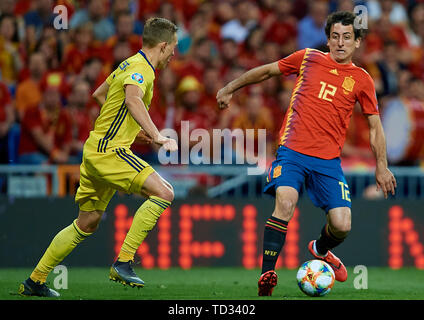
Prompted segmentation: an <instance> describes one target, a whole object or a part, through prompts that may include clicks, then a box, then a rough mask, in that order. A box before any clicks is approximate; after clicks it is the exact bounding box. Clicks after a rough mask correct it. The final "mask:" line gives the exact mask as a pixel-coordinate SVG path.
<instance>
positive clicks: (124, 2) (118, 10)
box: [109, 0, 146, 36]
mask: <svg viewBox="0 0 424 320" xmlns="http://www.w3.org/2000/svg"><path fill="white" fill-rule="evenodd" d="M135 2H136V0H119V1H117V0H114V1H112V8H111V10H110V14H109V20H110V21H111V22H112V24H113V25H114V26H115V28H116V26H117V24H118V22H117V21H118V17H119V16H120V15H121V14H130V15H131V18H132V20H133V22H132V23H131V25H132V27H133V30H131V33H135V34H137V35H138V36H141V34H142V33H143V24H142V21H140V20H138V19H137V12H136V7H135ZM145 3H146V1H143V6H145ZM115 31H116V30H115Z"/></svg>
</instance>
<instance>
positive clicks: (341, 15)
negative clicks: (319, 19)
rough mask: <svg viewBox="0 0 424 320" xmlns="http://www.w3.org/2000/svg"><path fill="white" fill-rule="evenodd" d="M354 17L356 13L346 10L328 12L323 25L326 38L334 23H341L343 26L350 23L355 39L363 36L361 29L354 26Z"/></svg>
mask: <svg viewBox="0 0 424 320" xmlns="http://www.w3.org/2000/svg"><path fill="white" fill-rule="evenodd" d="M355 19H356V15H355V14H354V13H352V12H348V11H337V12H334V13H332V14H330V15H329V16H328V18H327V23H326V25H325V34H326V35H327V38H328V39H329V38H330V30H331V27H332V26H333V25H334V24H336V23H341V24H342V25H344V26H348V25H352V27H353V32H354V35H355V40H356V39H358V38H362V37H363V32H362V29H360V28H355Z"/></svg>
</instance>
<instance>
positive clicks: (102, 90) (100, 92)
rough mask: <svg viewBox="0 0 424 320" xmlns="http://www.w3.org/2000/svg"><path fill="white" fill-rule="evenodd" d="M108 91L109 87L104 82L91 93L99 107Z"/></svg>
mask: <svg viewBox="0 0 424 320" xmlns="http://www.w3.org/2000/svg"><path fill="white" fill-rule="evenodd" d="M108 91H109V85H108V83H107V82H106V81H104V82H103V83H102V84H101V85H100V86H99V87H98V88H97V89H96V91H94V92H93V94H92V96H93V98H94V100H96V102H97V104H98V105H99V106H100V107H101V106H103V105H104V104H105V102H106V95H107V92H108Z"/></svg>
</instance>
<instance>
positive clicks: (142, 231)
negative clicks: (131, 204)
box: [118, 196, 171, 262]
mask: <svg viewBox="0 0 424 320" xmlns="http://www.w3.org/2000/svg"><path fill="white" fill-rule="evenodd" d="M170 205H171V202H169V201H166V200H164V199H161V198H159V197H155V196H151V197H149V199H147V200H146V201H145V202H144V203H143V204H142V205H141V207H140V208H139V209H138V210H137V212H136V213H135V215H134V219H133V222H132V224H131V228H130V230H129V231H128V233H127V236H126V237H125V240H124V243H123V244H122V247H121V251H120V252H119V255H118V261H121V262H127V261H130V260H133V259H134V255H135V253H136V251H137V249H138V247H139V246H140V245H141V243H142V242H143V241H144V239H145V238H146V236H147V234H148V233H149V231H150V230H152V229H153V227H154V226H155V225H156V221H157V220H158V219H159V217H160V215H161V214H162V213H163V212H164V211H165V209H166V208H168V207H169V206H170Z"/></svg>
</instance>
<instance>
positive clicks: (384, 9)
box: [366, 0, 408, 25]
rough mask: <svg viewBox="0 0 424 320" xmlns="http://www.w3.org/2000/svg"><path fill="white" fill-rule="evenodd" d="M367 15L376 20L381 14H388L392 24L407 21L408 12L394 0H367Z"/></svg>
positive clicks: (405, 22)
mask: <svg viewBox="0 0 424 320" xmlns="http://www.w3.org/2000/svg"><path fill="white" fill-rule="evenodd" d="M366 5H367V7H368V17H369V19H370V20H371V22H373V21H378V20H379V19H380V18H381V16H383V15H385V14H386V15H388V16H389V19H390V22H391V23H393V24H404V25H406V24H407V22H408V14H407V12H406V10H405V7H404V6H403V5H402V4H400V3H399V2H397V1H394V0H368V1H366Z"/></svg>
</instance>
